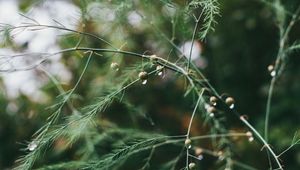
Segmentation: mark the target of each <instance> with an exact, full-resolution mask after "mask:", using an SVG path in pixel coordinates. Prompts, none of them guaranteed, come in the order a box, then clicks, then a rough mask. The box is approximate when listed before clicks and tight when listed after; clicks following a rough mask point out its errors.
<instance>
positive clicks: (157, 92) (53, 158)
mask: <svg viewBox="0 0 300 170" xmlns="http://www.w3.org/2000/svg"><path fill="white" fill-rule="evenodd" d="M165 2H167V1H158V0H157V1H156V0H155V1H154V0H152V1H151V0H148V1H147V0H145V1H128V0H122V1H117V0H115V1H113V0H112V1H105V2H104V1H101V0H99V1H85V3H84V2H82V1H81V2H80V1H72V2H71V1H70V3H73V4H75V5H76V6H78V9H80V10H81V12H82V13H79V17H80V21H79V25H78V27H77V29H78V30H81V29H83V31H87V32H91V33H94V34H97V35H99V36H101V37H103V38H105V39H106V40H108V41H109V42H111V43H112V44H114V46H116V47H122V49H125V50H128V51H134V52H138V53H144V52H147V53H149V54H153V53H155V54H157V55H159V56H168V55H169V54H170V60H173V61H174V60H175V59H176V57H175V56H176V55H178V53H177V52H175V51H174V50H173V51H171V49H172V47H171V45H170V44H168V42H167V41H166V40H165V39H164V38H163V37H162V35H161V34H160V33H159V32H158V31H157V29H158V30H160V31H161V32H163V33H164V34H165V35H166V36H168V37H169V38H171V37H172V30H173V29H174V28H173V27H172V23H171V21H172V20H174V17H173V16H174V15H173V16H169V15H168V14H169V13H170V11H168V12H166V14H165V13H163V12H162V11H163V9H164V7H165V6H164V5H165ZM173 2H174V3H175V4H176V5H177V7H178V8H179V9H180V8H181V6H183V5H184V4H185V1H181V0H177V1H176V0H174V1H173ZM40 3H43V2H36V1H20V2H19V8H20V10H21V11H23V12H25V13H26V12H28V11H30V9H33V6H39V5H40ZM91 3H94V4H93V5H94V6H95V7H96V4H98V5H99V4H101V5H100V7H98V8H99V9H97V8H96V10H95V11H96V12H95V13H96V14H95V16H93V15H92V14H91V13H90V12H89V11H88V10H87V9H89V10H92V8H87V7H88V6H89V5H90V4H91ZM282 3H283V4H284V7H285V8H286V10H287V11H290V12H291V13H292V12H293V11H295V10H296V8H297V7H298V6H299V5H300V2H299V1H298V0H288V1H283V2H282ZM271 4H272V3H271ZM103 6H105V7H106V8H105V9H106V10H107V9H112V10H114V11H115V18H114V19H113V20H112V21H103V20H102V19H101V18H97V16H100V14H99V13H101V12H105V10H103V9H104V7H103ZM133 9H135V10H138V11H139V12H140V13H142V14H143V15H144V16H146V17H147V18H146V19H144V20H142V21H140V23H139V24H137V25H134V24H133V25H132V24H130V22H128V20H127V19H128V18H127V16H128V13H130V12H132V11H133ZM220 11H221V13H220V14H221V15H220V16H218V17H217V19H216V20H217V22H218V23H217V24H216V26H215V31H214V32H211V33H209V35H208V37H207V38H206V39H205V40H204V41H203V42H201V41H200V40H199V39H198V38H197V42H198V43H199V44H201V48H202V52H201V61H202V62H205V63H206V64H207V66H206V67H203V68H201V71H203V73H204V74H205V75H206V77H207V78H208V79H209V81H210V82H211V84H212V85H213V86H214V87H215V88H216V89H217V91H219V92H221V93H223V92H224V93H228V94H230V95H232V96H233V97H234V98H235V100H236V108H237V109H238V110H239V111H240V113H242V114H245V115H248V117H249V121H250V122H251V123H252V124H253V125H254V126H255V127H256V128H257V129H258V130H259V132H261V133H263V128H264V117H265V107H266V101H267V93H268V87H269V84H270V80H271V76H270V74H269V72H268V70H267V67H268V65H270V64H274V62H275V57H276V54H277V50H278V44H279V43H278V38H279V30H278V28H277V23H276V19H275V15H274V12H273V10H272V6H271V5H270V4H269V5H268V4H267V3H263V2H260V1H255V0H227V1H220ZM176 12H177V14H175V15H178V18H177V20H176V21H177V25H176V26H175V27H176V28H175V30H176V31H175V32H174V43H175V44H176V45H178V46H180V45H181V44H182V43H183V42H185V41H189V40H190V39H191V36H192V31H193V26H194V23H193V21H192V19H185V18H184V15H183V14H182V15H181V13H180V11H176ZM198 12H199V11H198ZM196 13H197V11H196ZM287 16H288V17H290V14H288V15H287ZM174 21H175V20H174ZM83 23H85V27H82V25H83ZM151 23H153V24H154V25H155V28H154V26H152V25H151ZM299 30H300V24H299V23H296V25H295V26H294V28H293V29H292V31H291V34H290V39H289V42H290V43H293V42H295V41H297V40H298V39H299V38H300V31H299ZM78 38H79V36H62V37H60V38H59V40H58V41H57V42H56V43H58V44H59V46H60V47H61V48H69V47H73V46H74V45H76V43H77V40H78ZM9 45H11V44H7V43H3V44H2V45H1V46H2V48H4V47H5V48H6V47H7V46H9ZM11 46H14V45H11ZM82 46H89V47H97V48H106V46H105V45H104V44H103V43H101V42H99V41H96V40H94V39H91V38H85V39H84V40H83V42H82ZM13 48H20V47H18V46H17V47H13ZM25 48H26V47H25ZM113 61H117V62H119V63H121V66H120V69H121V70H122V69H125V68H126V67H127V66H130V65H132V64H133V63H135V62H141V60H140V59H133V58H131V57H127V56H122V55H111V54H105V56H104V57H99V56H95V57H93V59H92V61H91V63H90V65H89V67H88V69H87V72H86V73H85V75H84V77H83V79H82V81H81V82H80V84H79V86H78V88H77V89H76V92H75V93H76V94H78V95H79V96H80V97H79V98H74V99H72V103H73V104H74V106H75V107H76V108H79V107H82V106H85V105H87V104H88V103H90V102H92V101H93V99H94V97H97V96H98V91H101V88H102V87H103V84H105V81H108V80H110V79H114V77H111V76H115V75H114V74H111V71H109V70H110V68H109V66H110V63H111V62H113ZM60 62H62V63H63V64H64V65H65V67H66V68H67V69H68V70H69V71H70V72H71V73H72V77H71V81H70V82H68V83H67V84H63V88H64V89H65V90H68V89H70V88H72V87H73V86H74V85H75V83H76V81H77V79H78V77H79V75H80V74H81V72H82V70H83V67H84V65H85V62H86V58H82V57H80V55H77V54H76V53H74V54H73V53H72V54H67V53H66V54H64V55H63V57H62V58H61V59H60ZM286 63H287V65H286V69H285V71H284V73H283V74H282V76H281V77H280V78H279V79H278V81H277V83H276V85H275V89H274V95H273V101H272V105H271V119H270V143H271V145H272V147H273V148H276V152H278V153H280V152H281V151H282V150H284V149H285V148H287V147H288V146H289V145H290V143H291V140H292V138H293V136H294V133H295V132H296V131H298V130H299V127H300V126H299V124H300V116H299V115H300V109H299V103H300V67H299V64H300V57H299V52H298V51H296V52H295V53H293V54H292V55H290V56H289V57H288V58H287V60H286ZM108 72H110V73H109V74H108ZM137 72H138V71H137ZM37 73H40V72H39V71H37ZM3 74H8V73H2V75H3ZM168 74H170V73H167V74H166V76H165V78H164V79H161V78H157V77H151V78H150V80H149V82H148V83H147V85H146V86H142V85H135V86H134V87H132V88H130V89H129V90H128V91H126V95H125V96H124V97H125V98H126V100H129V101H130V102H131V103H132V105H133V106H134V108H135V109H136V110H130V109H127V107H126V106H124V104H122V103H119V102H114V103H113V104H112V106H111V107H110V108H109V109H108V110H107V111H106V112H105V114H103V115H101V116H99V121H101V122H102V123H103V122H105V121H107V122H108V124H109V125H108V126H118V127H120V128H137V129H141V130H145V131H149V132H158V133H163V134H168V135H178V134H184V133H185V131H186V128H187V123H188V120H189V119H190V114H191V112H192V109H193V105H192V104H191V103H192V100H193V98H192V97H187V98H185V97H184V96H183V95H184V90H185V88H184V87H185V84H184V80H182V79H181V78H178V79H174V78H172V75H170V76H168ZM37 76H38V77H42V78H43V79H47V77H46V76H45V75H43V74H42V73H40V74H37ZM24 83H26V82H24ZM0 88H1V94H0V108H1V109H0V169H11V168H12V167H13V165H14V161H15V160H16V159H17V158H18V157H19V156H21V155H22V154H23V153H24V152H23V151H21V150H20V149H21V148H24V145H26V141H30V139H31V136H32V135H33V134H34V132H36V131H37V130H38V129H39V128H40V127H41V126H42V125H43V124H45V122H46V119H47V117H48V116H49V114H50V113H51V111H50V110H49V109H46V108H47V107H48V106H50V105H52V104H54V101H55V99H56V96H57V95H59V93H58V91H57V88H56V87H55V85H54V84H53V83H52V82H51V81H47V83H45V84H44V85H43V87H42V91H43V92H44V93H45V94H46V96H47V100H46V101H45V102H42V103H40V102H36V101H33V100H32V99H31V98H30V96H27V95H25V94H22V93H21V94H20V95H19V96H18V97H16V98H12V99H11V98H8V97H7V93H6V87H5V86H4V85H3V81H2V82H1V81H0ZM67 112H68V111H67V109H66V114H67ZM227 120H228V124H229V125H230V129H236V130H245V127H243V126H242V125H241V123H239V121H238V119H236V117H234V116H232V117H231V116H230V115H229V116H227ZM202 123H203V120H202V119H201V117H197V119H196V121H195V122H194V126H193V129H192V134H194V135H196V134H198V135H199V134H205V133H206V132H207V129H206V128H204V127H203V126H202ZM120 140H122V137H120ZM108 143H109V142H108ZM78 145H79V146H78ZM203 145H204V146H205V144H203ZM106 146H107V148H106ZM78 148H80V142H78V143H76V144H74V146H72V147H70V148H64V141H63V140H61V141H57V142H55V143H54V144H53V149H51V150H49V151H47V154H45V155H44V157H43V158H42V159H41V160H39V161H38V164H37V167H38V166H39V165H44V164H50V163H55V162H62V161H64V160H76V159H77V157H78V152H77V150H78ZM96 148H97V150H99V153H101V152H104V153H105V152H109V150H110V149H109V144H99V146H98V145H97V146H96ZM234 149H235V154H236V155H235V157H236V158H238V160H240V161H241V162H244V163H247V164H250V165H253V167H255V168H257V169H267V167H268V161H267V158H266V154H265V152H264V151H261V150H260V149H261V145H260V144H259V143H256V142H254V143H247V142H237V144H236V148H234ZM277 149H278V150H277ZM103 150H104V151H103ZM165 151H168V152H165ZM179 151H180V149H178V148H166V150H164V151H158V153H157V154H156V155H155V158H154V160H153V161H152V162H156V161H158V162H159V161H162V160H163V158H164V157H165V156H166V155H168V154H166V153H169V154H170V155H176V154H178V152H179ZM131 159H132V160H129V162H130V161H134V162H135V161H136V160H137V159H140V160H142V159H141V158H140V157H137V158H135V157H133V158H131ZM281 159H282V161H283V163H284V165H285V169H288V170H297V169H299V168H300V149H299V147H298V146H296V147H294V148H292V149H291V150H290V151H288V152H287V153H286V154H284V155H283V157H282V158H281ZM212 161H213V159H212V158H209V157H208V158H207V159H206V158H205V159H204V160H203V161H201V165H200V166H201V168H202V169H214V166H212V165H213V162H212ZM129 164H130V163H129ZM153 164H154V165H153V166H154V167H153V168H154V169H155V163H153ZM129 167H131V168H132V166H129ZM123 168H124V169H127V168H126V167H123ZM128 169H129V168H128Z"/></svg>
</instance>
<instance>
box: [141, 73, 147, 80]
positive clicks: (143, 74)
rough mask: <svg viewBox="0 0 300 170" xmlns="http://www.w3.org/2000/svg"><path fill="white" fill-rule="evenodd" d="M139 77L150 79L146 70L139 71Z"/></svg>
mask: <svg viewBox="0 0 300 170" xmlns="http://www.w3.org/2000/svg"><path fill="white" fill-rule="evenodd" d="M139 78H140V79H141V80H147V79H148V73H147V72H146V71H142V72H140V73H139Z"/></svg>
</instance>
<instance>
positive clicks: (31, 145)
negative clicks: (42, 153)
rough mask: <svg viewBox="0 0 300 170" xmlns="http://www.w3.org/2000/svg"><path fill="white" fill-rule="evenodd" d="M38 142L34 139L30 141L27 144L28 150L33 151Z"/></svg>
mask: <svg viewBox="0 0 300 170" xmlns="http://www.w3.org/2000/svg"><path fill="white" fill-rule="evenodd" d="M37 146H38V144H37V142H36V141H32V142H30V143H29V145H28V150H29V151H34V150H35V149H36V148H37Z"/></svg>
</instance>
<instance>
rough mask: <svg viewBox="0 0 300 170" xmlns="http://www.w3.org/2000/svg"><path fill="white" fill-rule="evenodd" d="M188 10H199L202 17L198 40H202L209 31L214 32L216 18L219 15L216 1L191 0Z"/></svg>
mask: <svg viewBox="0 0 300 170" xmlns="http://www.w3.org/2000/svg"><path fill="white" fill-rule="evenodd" d="M189 7H190V8H192V9H193V8H194V9H195V8H196V9H198V8H201V9H202V12H201V13H202V15H203V23H202V26H201V30H200V32H199V33H198V34H199V37H200V39H202V40H203V39H204V38H205V37H206V36H207V34H208V33H209V32H210V31H214V27H215V24H216V23H217V21H216V16H219V15H220V7H219V2H218V1H217V0H192V1H191V2H190V3H189Z"/></svg>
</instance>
